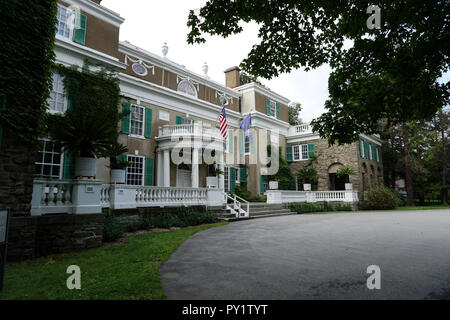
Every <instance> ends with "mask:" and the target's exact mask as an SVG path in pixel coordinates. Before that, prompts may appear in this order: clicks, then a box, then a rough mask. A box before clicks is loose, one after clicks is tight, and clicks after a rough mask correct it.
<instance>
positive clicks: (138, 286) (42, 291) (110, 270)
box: [0, 223, 227, 299]
mask: <svg viewBox="0 0 450 320" xmlns="http://www.w3.org/2000/svg"><path fill="white" fill-rule="evenodd" d="M225 224H227V223H217V224H211V225H201V226H196V227H189V228H183V229H179V230H171V231H166V232H151V233H144V234H138V235H133V236H129V237H128V238H126V243H124V244H120V245H111V246H103V247H100V248H95V249H89V250H85V251H80V252H73V253H67V254H60V255H53V256H50V257H44V258H39V259H36V260H28V261H24V262H19V263H11V264H8V265H7V266H6V273H5V283H4V288H3V292H2V293H0V299H165V296H164V294H163V291H162V287H161V282H160V278H159V267H160V266H161V264H162V263H164V261H166V260H167V259H168V258H169V256H170V255H171V254H172V253H173V252H174V251H175V250H176V249H177V248H178V247H179V246H180V245H181V244H182V243H183V242H184V241H185V240H186V239H188V238H189V237H190V236H192V235H193V234H194V233H196V232H198V231H201V230H205V229H209V228H213V227H217V226H222V225H225ZM70 265H78V266H79V267H80V269H81V290H76V289H75V290H69V289H67V287H66V281H67V278H68V277H69V275H68V274H67V273H66V270H67V267H68V266H70Z"/></svg>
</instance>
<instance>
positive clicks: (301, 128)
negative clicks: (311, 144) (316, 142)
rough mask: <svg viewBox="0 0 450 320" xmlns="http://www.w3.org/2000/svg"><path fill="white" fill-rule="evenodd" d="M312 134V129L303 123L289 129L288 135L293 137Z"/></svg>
mask: <svg viewBox="0 0 450 320" xmlns="http://www.w3.org/2000/svg"><path fill="white" fill-rule="evenodd" d="M312 132H313V131H312V127H311V126H310V125H309V123H304V124H299V125H297V126H292V127H290V128H289V133H288V135H289V136H295V135H298V134H304V133H312Z"/></svg>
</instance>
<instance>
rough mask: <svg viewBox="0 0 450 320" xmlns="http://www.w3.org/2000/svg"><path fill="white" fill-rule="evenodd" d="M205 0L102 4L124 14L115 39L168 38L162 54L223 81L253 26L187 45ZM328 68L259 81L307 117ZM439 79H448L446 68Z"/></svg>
mask: <svg viewBox="0 0 450 320" xmlns="http://www.w3.org/2000/svg"><path fill="white" fill-rule="evenodd" d="M204 3H206V0H163V1H154V0H150V1H149V0H127V1H124V0H103V1H102V5H103V6H105V7H107V8H109V9H111V10H113V11H115V12H117V13H119V14H120V15H121V16H122V17H123V18H125V22H124V23H123V24H122V26H121V29H120V40H122V41H124V40H128V41H130V42H131V43H132V44H134V45H136V46H138V47H141V48H143V49H146V50H148V51H150V52H153V53H155V54H158V55H162V53H161V46H162V45H163V43H164V42H167V44H168V46H169V53H168V55H167V57H168V58H169V59H170V60H172V61H174V62H176V63H179V64H182V65H185V66H186V68H188V69H189V70H191V71H194V72H196V73H199V74H203V72H202V65H203V63H204V62H207V64H208V65H209V72H208V75H209V77H210V78H211V79H213V80H215V81H217V82H220V83H222V84H225V75H224V73H223V71H224V70H225V69H227V68H229V67H232V66H237V65H239V64H240V62H241V61H242V60H243V59H244V58H245V57H246V56H247V54H248V52H249V51H250V49H251V47H252V45H253V44H255V43H257V41H258V39H257V33H258V26H257V25H256V24H246V25H245V26H244V31H243V32H242V33H240V34H238V35H235V36H231V37H228V38H226V39H223V38H221V37H218V36H215V37H210V36H207V37H206V40H207V41H206V43H204V44H197V45H188V44H187V42H186V35H187V33H188V28H187V26H186V21H187V17H188V13H189V10H190V9H198V8H200V7H201V6H202V5H203V4H204ZM330 71H331V70H330V68H329V67H328V66H327V65H326V66H325V65H324V66H322V67H321V68H319V69H316V70H313V71H308V72H305V71H303V70H295V71H293V72H291V73H289V74H283V75H281V76H279V77H278V78H274V79H272V80H269V81H268V80H264V79H261V82H262V83H263V84H264V85H267V86H268V87H269V88H271V89H272V90H273V91H275V92H277V93H279V94H281V95H283V96H285V97H286V98H288V99H289V100H291V101H297V102H300V103H301V104H302V107H303V110H302V112H301V118H302V120H303V121H307V122H309V121H311V120H312V119H313V118H315V117H317V116H319V115H320V114H322V113H323V112H324V108H323V105H324V103H325V100H326V99H327V98H328V75H329V73H330ZM443 78H444V79H445V81H448V79H449V78H450V73H447V74H446V75H445V76H444V77H443Z"/></svg>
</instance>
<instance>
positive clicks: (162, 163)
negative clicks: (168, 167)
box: [156, 150, 164, 187]
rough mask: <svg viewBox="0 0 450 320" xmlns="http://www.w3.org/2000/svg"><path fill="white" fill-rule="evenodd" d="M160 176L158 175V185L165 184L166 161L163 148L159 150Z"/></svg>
mask: <svg viewBox="0 0 450 320" xmlns="http://www.w3.org/2000/svg"><path fill="white" fill-rule="evenodd" d="M157 165H158V176H157V179H158V180H157V184H156V185H157V186H158V187H162V186H163V185H164V162H163V153H162V151H161V150H159V151H158V163H157Z"/></svg>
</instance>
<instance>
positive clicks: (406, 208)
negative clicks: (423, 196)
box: [396, 205, 450, 210]
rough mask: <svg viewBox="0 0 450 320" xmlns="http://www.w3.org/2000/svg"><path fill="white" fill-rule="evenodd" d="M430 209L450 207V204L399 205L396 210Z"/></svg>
mask: <svg viewBox="0 0 450 320" xmlns="http://www.w3.org/2000/svg"><path fill="white" fill-rule="evenodd" d="M428 209H450V205H448V206H444V205H436V206H413V207H398V208H397V209H396V210H428Z"/></svg>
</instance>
